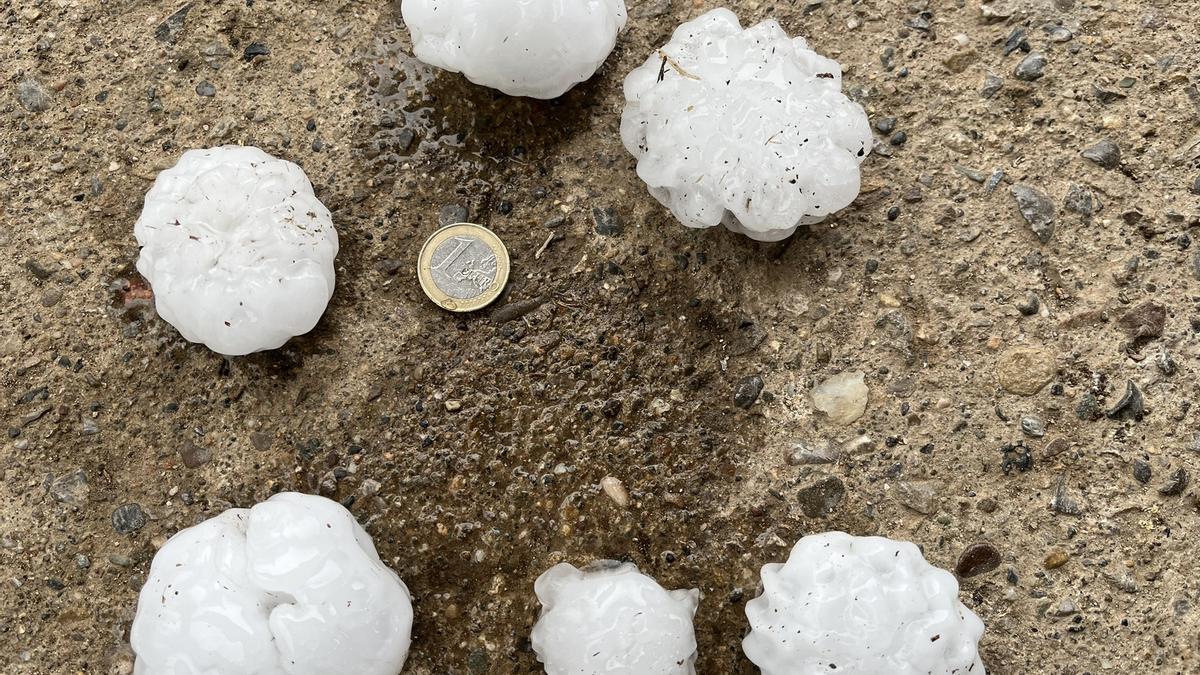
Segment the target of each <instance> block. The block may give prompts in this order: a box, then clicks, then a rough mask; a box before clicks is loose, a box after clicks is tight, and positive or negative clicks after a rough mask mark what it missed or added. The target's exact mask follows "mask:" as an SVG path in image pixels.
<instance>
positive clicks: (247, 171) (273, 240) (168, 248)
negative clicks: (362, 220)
mask: <svg viewBox="0 0 1200 675" xmlns="http://www.w3.org/2000/svg"><path fill="white" fill-rule="evenodd" d="M133 234H134V236H135V237H137V241H138V244H139V245H140V246H141V247H142V252H141V256H140V257H139V258H138V262H137V269H138V272H140V273H141V274H142V276H143V277H145V278H146V280H147V281H149V282H150V286H151V288H152V289H153V291H154V307H155V309H156V310H157V312H158V315H159V316H161V317H162V318H163V319H164V320H166V321H167V323H170V324H171V325H172V326H174V327H175V328H176V329H177V330H179V332H180V334H182V335H183V337H185V338H187V339H188V340H189V341H191V342H202V343H204V344H206V345H208V348H209V349H211V350H213V351H215V352H218V353H220V354H225V355H227V356H240V355H243V354H249V353H251V352H256V351H261V350H264V349H275V348H276V347H280V346H282V345H283V343H285V342H287V341H288V339H289V338H291V337H293V336H296V335H303V334H304V333H307V332H308V331H310V330H312V329H313V327H314V326H316V325H317V321H318V320H319V319H320V318H321V315H322V314H323V313H324V312H325V306H326V305H328V304H329V299H330V298H331V297H332V296H333V283H334V270H333V259H334V258H335V257H336V256H337V252H338V238H337V232H336V231H335V230H334V229H333V220H332V218H331V217H330V215H329V210H328V209H326V208H325V206H324V205H323V204H321V202H320V200H318V199H317V197H316V195H315V194H313V188H312V184H311V183H309V182H308V177H307V176H305V175H304V171H303V170H302V169H301V168H300V167H298V166H296V165H295V164H293V163H291V162H288V161H286V160H282V159H277V158H275V157H272V156H271V155H268V154H267V153H265V152H263V151H262V150H259V149H258V148H251V147H241V146H235V145H227V146H224V147H219V148H210V149H206V150H189V151H188V152H185V153H184V154H183V157H181V158H180V159H179V163H177V164H176V165H175V166H174V167H172V168H170V169H167V170H166V171H163V172H162V173H160V174H159V175H158V178H157V179H156V180H155V181H154V185H153V186H152V187H151V188H150V191H149V192H147V193H146V202H145V206H143V208H142V215H141V217H140V218H138V221H137V223H136V224H135V225H134V227H133Z"/></svg>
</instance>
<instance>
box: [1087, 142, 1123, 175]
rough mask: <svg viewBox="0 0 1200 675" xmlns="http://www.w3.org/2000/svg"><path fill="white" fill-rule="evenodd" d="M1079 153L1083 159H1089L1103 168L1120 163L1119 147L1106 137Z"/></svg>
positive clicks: (1112, 166) (1114, 166)
mask: <svg viewBox="0 0 1200 675" xmlns="http://www.w3.org/2000/svg"><path fill="white" fill-rule="evenodd" d="M1079 154H1080V155H1082V156H1083V158H1084V159H1087V160H1091V161H1092V162H1094V163H1095V164H1096V165H1097V166H1100V167H1103V168H1105V169H1115V168H1117V167H1119V166H1120V165H1121V148H1119V147H1117V144H1116V143H1113V142H1112V141H1110V140H1108V139H1104V140H1102V141H1100V142H1098V143H1096V144H1095V145H1093V146H1091V147H1089V148H1087V149H1085V150H1084V151H1083V152H1081V153H1079Z"/></svg>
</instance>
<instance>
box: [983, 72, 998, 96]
mask: <svg viewBox="0 0 1200 675" xmlns="http://www.w3.org/2000/svg"><path fill="white" fill-rule="evenodd" d="M1003 88H1004V78H1002V77H999V76H997V75H992V74H990V73H989V74H988V76H987V77H985V78H983V88H982V89H980V90H979V95H980V96H982V97H983V98H992V97H993V96H995V95H996V94H998V93H999V92H1000V90H1001V89H1003Z"/></svg>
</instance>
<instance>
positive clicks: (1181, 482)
mask: <svg viewBox="0 0 1200 675" xmlns="http://www.w3.org/2000/svg"><path fill="white" fill-rule="evenodd" d="M1188 482H1189V476H1188V472H1187V470H1185V469H1183V468H1179V469H1176V470H1175V471H1173V472H1172V473H1171V475H1170V476H1169V477H1168V478H1167V482H1166V483H1163V485H1162V487H1160V488H1158V493H1159V494H1161V495H1163V496H1164V497H1176V496H1178V495H1181V494H1183V491H1184V490H1186V489H1187V486H1188Z"/></svg>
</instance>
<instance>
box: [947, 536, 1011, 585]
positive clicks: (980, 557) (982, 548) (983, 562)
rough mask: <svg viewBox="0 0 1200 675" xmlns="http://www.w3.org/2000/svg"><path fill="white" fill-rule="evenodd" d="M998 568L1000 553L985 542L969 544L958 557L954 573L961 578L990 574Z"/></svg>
mask: <svg viewBox="0 0 1200 675" xmlns="http://www.w3.org/2000/svg"><path fill="white" fill-rule="evenodd" d="M999 566H1000V552H999V551H997V550H996V547H995V546H992V545H991V544H988V543H986V542H979V543H977V544H971V545H970V546H968V547H967V548H966V550H964V551H963V552H962V555H960V556H959V557H958V564H957V565H955V566H954V573H955V574H957V575H958V576H960V577H962V578H964V579H965V578H966V577H973V576H976V575H978V574H984V573H986V572H991V571H992V570H994V569H996V568H997V567H999Z"/></svg>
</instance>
